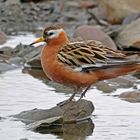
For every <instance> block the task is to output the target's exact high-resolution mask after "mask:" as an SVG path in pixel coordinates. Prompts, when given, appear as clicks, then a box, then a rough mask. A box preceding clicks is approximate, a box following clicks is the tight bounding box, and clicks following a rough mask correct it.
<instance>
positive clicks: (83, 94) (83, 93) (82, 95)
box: [78, 85, 91, 101]
mask: <svg viewBox="0 0 140 140" xmlns="http://www.w3.org/2000/svg"><path fill="white" fill-rule="evenodd" d="M90 87H91V85H89V86H88V87H87V88H86V89H85V90H84V91H83V92H82V94H81V96H80V98H79V100H78V101H80V100H81V99H82V98H83V97H84V96H85V94H86V92H87V91H88V89H89V88H90Z"/></svg>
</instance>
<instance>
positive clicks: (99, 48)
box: [57, 40, 126, 69]
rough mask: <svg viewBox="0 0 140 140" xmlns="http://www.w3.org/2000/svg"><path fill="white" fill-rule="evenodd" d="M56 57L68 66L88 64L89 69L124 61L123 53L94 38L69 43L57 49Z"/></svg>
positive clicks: (78, 66) (76, 66)
mask: <svg viewBox="0 0 140 140" xmlns="http://www.w3.org/2000/svg"><path fill="white" fill-rule="evenodd" d="M57 58H58V61H59V62H61V63H63V64H65V65H67V66H69V67H72V68H80V67H82V66H83V65H84V66H86V65H88V68H89V67H90V66H91V67H90V68H89V69H91V68H92V69H94V68H95V67H96V69H97V68H99V66H100V68H101V67H107V65H108V66H109V67H110V66H111V65H114V66H116V62H117V65H119V64H123V63H124V62H125V61H126V55H125V54H123V53H121V52H120V51H116V50H113V49H111V48H108V47H106V46H105V45H103V44H102V43H101V42H99V41H94V40H92V41H86V42H73V43H69V44H67V45H65V46H63V48H61V49H60V50H59V52H58V55H57ZM125 63H126V62H125Z"/></svg>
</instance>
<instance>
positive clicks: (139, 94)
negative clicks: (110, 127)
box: [119, 90, 140, 103]
mask: <svg viewBox="0 0 140 140" xmlns="http://www.w3.org/2000/svg"><path fill="white" fill-rule="evenodd" d="M119 98H121V99H122V100H125V101H128V102H133V103H137V102H140V90H134V91H129V92H123V93H121V94H120V95H119Z"/></svg>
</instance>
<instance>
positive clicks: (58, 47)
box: [30, 25, 140, 104]
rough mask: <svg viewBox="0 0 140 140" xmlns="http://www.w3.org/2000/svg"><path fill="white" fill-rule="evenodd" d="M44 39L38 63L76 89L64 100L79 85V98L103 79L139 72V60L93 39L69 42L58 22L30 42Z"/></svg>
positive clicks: (53, 78)
mask: <svg viewBox="0 0 140 140" xmlns="http://www.w3.org/2000/svg"><path fill="white" fill-rule="evenodd" d="M39 42H45V45H44V47H43V49H42V51H41V65H42V68H43V71H44V72H45V74H46V75H47V77H48V78H49V79H50V80H52V81H55V82H57V83H60V84H63V85H67V86H72V87H73V88H74V89H75V92H74V93H73V94H72V95H71V96H70V97H69V98H68V99H67V100H66V101H65V102H64V104H65V103H68V102H70V101H72V100H73V99H74V97H75V94H76V93H77V91H78V89H80V88H82V89H83V90H82V92H81V96H80V98H79V100H81V99H82V98H83V97H84V96H85V94H86V92H87V91H88V89H89V88H90V87H91V86H92V85H93V84H94V83H97V82H99V81H102V80H108V79H112V78H116V77H118V76H121V75H126V74H128V73H130V72H135V71H140V61H139V60H138V59H130V58H129V57H128V56H127V55H126V54H125V53H123V52H122V51H119V50H114V49H111V48H109V47H108V46H105V45H104V44H103V43H102V42H100V41H96V40H83V41H75V42H74V41H73V42H71V41H70V40H69V38H68V35H67V33H66V32H65V30H64V29H63V28H62V27H61V26H59V25H50V26H48V27H46V28H45V29H44V31H43V35H42V36H41V37H40V38H38V39H37V40H35V41H34V42H32V43H31V44H30V45H34V44H36V43H39Z"/></svg>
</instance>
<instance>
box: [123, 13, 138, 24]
mask: <svg viewBox="0 0 140 140" xmlns="http://www.w3.org/2000/svg"><path fill="white" fill-rule="evenodd" d="M138 18H140V13H131V14H130V15H128V16H127V17H126V18H125V19H124V20H123V23H122V24H123V25H125V24H130V23H131V22H132V21H135V20H137V19H138Z"/></svg>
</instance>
